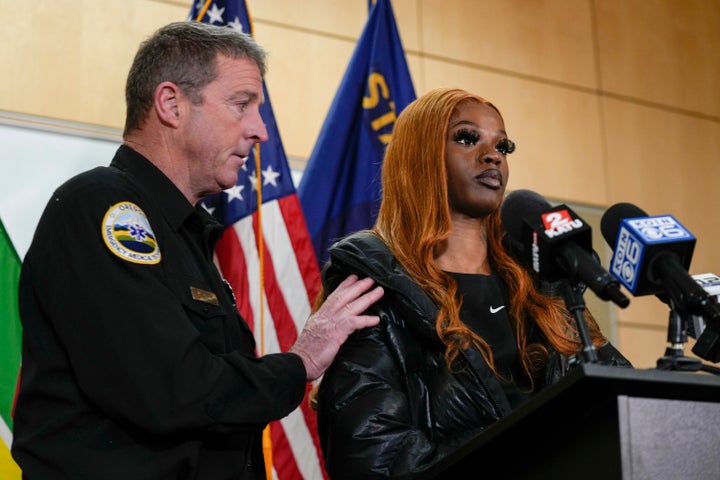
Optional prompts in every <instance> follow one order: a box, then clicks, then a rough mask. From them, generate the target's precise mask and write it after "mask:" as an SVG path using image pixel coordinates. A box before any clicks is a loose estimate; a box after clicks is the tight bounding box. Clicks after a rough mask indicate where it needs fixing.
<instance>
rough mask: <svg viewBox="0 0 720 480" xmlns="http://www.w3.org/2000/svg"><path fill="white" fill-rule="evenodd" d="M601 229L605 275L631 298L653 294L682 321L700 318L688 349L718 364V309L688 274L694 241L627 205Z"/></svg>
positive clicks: (674, 224) (672, 222) (669, 220)
mask: <svg viewBox="0 0 720 480" xmlns="http://www.w3.org/2000/svg"><path fill="white" fill-rule="evenodd" d="M600 230H601V231H602V234H603V237H604V238H605V241H606V242H607V243H608V245H610V247H612V249H613V257H612V260H611V262H610V264H611V265H610V272H611V273H612V274H613V275H614V276H615V277H616V278H617V279H618V280H619V281H620V282H621V283H622V284H623V285H624V286H625V287H626V288H627V289H628V290H629V291H630V292H631V293H632V294H633V295H635V296H640V295H649V294H655V295H657V296H658V297H659V298H660V299H661V300H662V301H664V302H665V303H669V304H670V306H671V307H672V308H673V309H676V310H677V311H678V313H680V314H681V315H683V316H685V315H699V316H701V317H702V318H703V319H704V320H705V322H706V327H705V331H704V332H703V334H701V335H700V337H699V338H698V339H697V342H696V343H695V345H694V346H693V349H692V350H693V352H694V353H695V354H696V355H698V356H699V357H701V358H704V359H707V360H710V361H713V362H717V361H718V360H720V304H718V302H717V300H716V299H715V298H714V297H713V296H711V295H710V294H709V293H708V292H706V291H705V290H704V289H703V287H702V286H700V285H699V284H698V283H697V282H696V281H695V279H694V278H693V277H692V276H691V275H690V274H689V273H688V268H689V266H690V261H691V260H692V254H693V250H694V248H695V242H696V240H695V237H694V236H693V235H692V234H691V233H690V232H689V231H688V230H687V229H686V228H685V227H683V226H682V225H681V224H680V222H678V221H677V220H676V219H675V218H674V217H673V216H672V215H657V216H648V215H647V214H646V213H645V212H644V211H643V210H642V209H640V208H639V207H636V206H635V205H633V204H631V203H618V204H615V205H613V206H612V207H610V208H608V209H607V211H606V212H605V213H604V214H603V217H602V220H601V221H600Z"/></svg>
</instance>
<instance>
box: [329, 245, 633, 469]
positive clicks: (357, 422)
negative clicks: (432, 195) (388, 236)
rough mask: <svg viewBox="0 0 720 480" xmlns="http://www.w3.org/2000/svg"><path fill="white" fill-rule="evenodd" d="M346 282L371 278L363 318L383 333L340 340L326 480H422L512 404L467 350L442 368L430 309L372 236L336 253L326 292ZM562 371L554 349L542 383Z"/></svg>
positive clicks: (563, 363)
mask: <svg viewBox="0 0 720 480" xmlns="http://www.w3.org/2000/svg"><path fill="white" fill-rule="evenodd" d="M350 273H356V274H358V275H359V276H361V277H365V276H369V277H372V278H374V279H375V280H376V283H377V284H379V285H382V286H383V288H384V289H385V295H384V296H383V298H382V299H380V301H378V302H377V303H376V304H375V305H373V306H372V307H371V308H370V310H369V313H372V314H376V315H379V316H380V324H379V325H377V326H376V327H372V328H367V329H364V330H361V331H358V332H355V333H354V334H353V335H352V336H351V337H350V338H349V339H348V340H347V341H346V343H345V344H344V345H343V346H342V347H341V349H340V351H339V353H338V355H337V357H336V359H335V361H334V362H333V365H332V366H331V367H330V368H329V369H328V371H327V372H326V373H325V375H324V377H323V379H322V382H321V384H320V387H319V391H318V405H317V407H318V412H317V413H318V427H319V434H320V443H321V447H322V451H323V456H324V458H325V466H326V469H327V472H328V473H329V475H330V477H331V478H332V479H333V480H352V479H356V478H394V479H397V478H427V474H426V472H427V471H428V469H431V468H432V467H434V466H436V465H437V464H438V463H439V462H442V461H443V460H444V459H446V458H447V456H448V455H449V454H450V453H452V452H454V451H455V450H457V449H458V448H459V447H460V446H462V445H464V444H465V443H467V442H469V441H470V440H471V439H473V438H474V437H476V436H477V435H478V434H479V433H480V432H481V431H482V430H483V429H484V428H486V427H487V426H488V425H490V424H491V423H493V422H495V421H496V420H498V419H500V418H502V417H503V416H505V415H507V414H509V413H510V411H511V408H510V405H509V403H508V400H507V399H506V397H505V394H504V392H503V389H502V386H501V385H500V383H499V381H498V380H497V379H496V377H495V376H494V375H493V373H492V372H491V370H490V368H489V367H488V365H487V363H486V362H485V360H484V359H483V358H482V356H481V355H480V352H479V351H478V350H477V349H475V348H474V347H471V348H469V349H467V350H465V351H463V352H462V354H461V355H460V360H459V361H460V363H459V368H455V369H454V371H453V372H451V371H450V370H449V369H448V368H447V367H446V366H445V359H444V357H443V355H444V350H445V349H444V345H443V344H442V343H441V342H440V339H439V338H438V335H437V333H436V331H435V317H436V315H437V312H438V309H437V307H436V306H435V304H434V303H433V302H432V300H431V299H430V298H429V297H428V296H427V295H426V294H425V293H424V292H423V291H422V290H421V289H420V287H418V286H417V285H416V284H415V283H414V282H413V281H412V279H411V278H410V276H409V275H408V274H407V272H406V271H405V269H404V268H403V267H402V266H401V265H400V264H399V263H398V262H397V260H396V259H395V258H394V257H393V255H392V253H391V252H390V250H389V249H388V248H387V247H386V245H385V244H384V243H383V242H382V241H381V240H380V239H379V238H378V237H376V236H375V235H373V234H371V233H368V232H361V233H356V234H353V235H351V236H349V237H347V238H345V239H343V240H341V241H340V242H338V243H337V244H335V245H334V246H333V248H332V249H331V250H330V262H329V263H328V265H326V267H325V269H324V271H323V284H324V287H325V289H326V290H327V291H328V292H330V291H332V290H333V289H334V288H336V287H337V285H338V284H339V283H340V282H341V281H342V280H343V279H344V278H345V277H347V275H349V274H350ZM606 347H607V348H606ZM606 347H603V348H601V349H600V350H601V355H600V356H601V357H603V358H605V360H606V362H605V363H614V364H622V365H626V366H629V363H628V362H627V360H625V359H624V357H622V355H621V354H620V353H619V352H617V351H616V350H615V349H614V347H612V345H610V344H607V345H606ZM603 350H605V351H603ZM613 357H615V358H613ZM567 368H568V360H567V359H566V358H564V357H562V356H560V355H559V354H557V352H555V351H554V350H552V349H551V361H550V364H549V367H548V370H547V372H546V375H545V380H544V381H543V382H541V383H545V384H547V383H551V382H554V381H556V380H557V379H559V378H561V377H562V376H563V375H564V373H565V372H566V371H567ZM543 386H545V385H537V388H538V389H540V388H542V387H543Z"/></svg>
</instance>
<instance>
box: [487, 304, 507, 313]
mask: <svg viewBox="0 0 720 480" xmlns="http://www.w3.org/2000/svg"><path fill="white" fill-rule="evenodd" d="M503 308H505V305H500V306H499V307H493V306H490V313H497V312H499V311H500V310H502V309H503Z"/></svg>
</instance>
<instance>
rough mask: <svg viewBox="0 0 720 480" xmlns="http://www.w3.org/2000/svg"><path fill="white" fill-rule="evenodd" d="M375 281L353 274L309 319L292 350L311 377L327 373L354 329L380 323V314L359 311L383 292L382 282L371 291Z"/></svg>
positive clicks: (365, 308) (318, 376) (312, 378)
mask: <svg viewBox="0 0 720 480" xmlns="http://www.w3.org/2000/svg"><path fill="white" fill-rule="evenodd" d="M374 283H375V282H374V280H373V279H372V278H363V279H362V280H358V277H357V275H350V276H349V277H347V278H346V279H345V280H343V281H342V283H340V285H338V287H337V289H336V290H335V291H334V292H333V293H331V294H330V295H329V296H328V297H327V298H326V299H325V302H324V303H323V304H322V306H321V307H320V309H318V311H317V312H315V313H314V314H312V315H310V317H309V318H308V319H307V322H305V326H304V327H303V329H302V332H300V336H299V337H298V339H297V341H296V342H295V344H294V345H293V346H292V348H290V351H291V352H292V353H295V354H297V355H299V356H300V358H301V359H302V361H303V364H304V365H305V370H306V372H307V379H308V380H315V379H317V378H320V376H321V375H322V374H323V373H325V370H327V368H328V367H329V366H330V363H331V362H332V361H333V359H334V358H335V355H336V354H337V352H338V350H339V349H340V345H342V344H343V342H344V341H345V340H346V339H347V337H348V336H350V334H351V333H352V332H354V331H355V330H358V329H361V328H365V327H372V326H374V325H377V324H378V322H379V321H380V319H379V318H378V317H377V316H375V315H360V314H361V313H362V312H364V311H365V310H367V308H368V307H369V306H370V305H372V304H373V303H375V302H376V301H378V300H379V299H380V297H382V296H383V293H384V292H383V289H382V287H379V286H378V287H375V288H373V289H372V290H370V291H369V292H368V289H369V288H370V287H372V285H373V284H374Z"/></svg>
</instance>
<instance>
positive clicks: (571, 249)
mask: <svg viewBox="0 0 720 480" xmlns="http://www.w3.org/2000/svg"><path fill="white" fill-rule="evenodd" d="M500 220H501V222H502V224H503V226H504V227H505V231H506V232H507V235H506V239H507V240H506V243H505V245H506V247H507V248H508V250H509V251H510V253H511V254H512V255H513V256H514V257H515V258H516V259H517V260H519V261H520V263H523V264H524V265H525V266H526V267H527V268H528V269H531V270H532V271H534V272H535V273H536V274H537V275H538V277H540V278H541V279H544V280H547V281H550V282H554V281H558V280H562V279H569V280H570V281H572V282H576V283H577V282H582V283H584V284H585V285H587V286H588V287H589V288H590V289H591V290H592V291H593V292H595V294H596V295H597V296H598V297H600V298H601V299H602V300H612V301H613V302H614V303H616V304H617V305H618V306H620V307H622V308H625V307H627V306H628V305H629V304H630V300H629V299H628V298H627V297H626V296H625V295H624V294H623V293H622V292H621V291H620V283H619V282H618V281H617V280H616V279H615V278H614V277H613V276H612V275H610V274H609V273H608V272H607V271H606V270H605V269H604V268H603V267H602V265H600V261H599V260H598V256H597V253H595V251H594V250H593V249H592V229H591V227H590V225H588V224H587V223H586V222H584V221H583V220H582V219H581V218H580V217H579V216H578V215H577V214H576V213H575V212H573V211H572V209H571V208H570V207H568V206H567V205H564V204H562V205H558V206H556V207H553V206H552V205H550V203H549V202H548V201H547V200H546V199H545V198H543V197H542V196H541V195H540V194H538V193H535V192H533V191H532V190H515V191H513V192H510V193H509V194H508V195H507V196H506V197H505V200H504V201H503V203H502V206H501V207H500Z"/></svg>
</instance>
